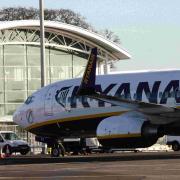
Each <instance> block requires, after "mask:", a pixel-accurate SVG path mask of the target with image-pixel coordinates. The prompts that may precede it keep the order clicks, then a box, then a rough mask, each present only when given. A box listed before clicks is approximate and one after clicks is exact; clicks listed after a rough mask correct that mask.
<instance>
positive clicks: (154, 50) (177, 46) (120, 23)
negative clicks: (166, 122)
mask: <svg viewBox="0 0 180 180" xmlns="http://www.w3.org/2000/svg"><path fill="white" fill-rule="evenodd" d="M38 3H39V2H38V0H26V1H24V0H18V1H17V0H16V1H15V0H2V1H0V7H8V6H16V7H17V6H25V7H29V6H31V7H38ZM45 7H46V8H68V9H71V10H73V11H75V12H78V13H80V14H81V15H83V16H84V17H85V18H86V20H87V21H88V22H89V23H90V24H92V25H93V26H94V27H95V28H96V29H98V30H100V29H105V28H108V29H110V30H112V31H114V32H115V33H116V34H117V35H118V36H119V37H120V39H121V42H122V46H123V47H125V48H126V49H127V50H128V51H129V52H130V53H131V55H132V57H133V58H132V60H130V61H121V62H119V63H118V69H119V70H125V71H126V70H137V69H172V68H174V69H175V68H176V69H177V68H178V69H180V10H179V7H180V1H179V0H171V1H169V0H156V1H155V0H89V1H87V0H78V1H77V0H45Z"/></svg>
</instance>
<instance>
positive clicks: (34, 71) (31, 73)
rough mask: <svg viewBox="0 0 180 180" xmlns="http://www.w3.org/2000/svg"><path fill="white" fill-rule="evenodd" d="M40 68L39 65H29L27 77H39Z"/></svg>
mask: <svg viewBox="0 0 180 180" xmlns="http://www.w3.org/2000/svg"><path fill="white" fill-rule="evenodd" d="M40 76H41V70H40V67H29V68H28V79H29V80H31V79H32V78H40Z"/></svg>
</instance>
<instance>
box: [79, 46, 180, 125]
mask: <svg viewBox="0 0 180 180" xmlns="http://www.w3.org/2000/svg"><path fill="white" fill-rule="evenodd" d="M96 61H97V48H93V49H92V51H91V54H90V56H89V59H88V63H87V66H86V70H85V72H84V75H83V78H82V81H81V85H80V87H79V89H78V91H77V95H78V96H86V97H89V98H92V99H97V100H101V101H104V102H107V103H110V104H112V105H116V106H121V107H125V108H128V109H130V110H134V111H138V112H141V113H143V114H145V115H147V116H149V117H150V118H149V119H150V121H151V119H152V121H154V119H153V118H152V117H155V119H156V120H155V121H156V123H164V124H166V123H169V122H174V121H177V120H178V119H179V117H180V109H177V108H174V107H168V106H163V105H160V104H154V103H148V102H142V101H137V100H129V99H123V98H120V97H116V96H110V95H106V94H100V93H98V92H96V91H95V80H96ZM158 117H159V120H158ZM162 119H163V122H162Z"/></svg>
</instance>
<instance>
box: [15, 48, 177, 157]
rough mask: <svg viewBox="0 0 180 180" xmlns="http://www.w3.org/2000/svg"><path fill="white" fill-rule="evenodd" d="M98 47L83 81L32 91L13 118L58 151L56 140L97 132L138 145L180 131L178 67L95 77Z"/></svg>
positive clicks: (111, 143) (107, 140) (108, 143)
mask: <svg viewBox="0 0 180 180" xmlns="http://www.w3.org/2000/svg"><path fill="white" fill-rule="evenodd" d="M96 61H97V48H93V49H92V52H91V54H90V57H89V60H88V63H87V67H86V70H85V72H84V76H83V78H82V81H81V79H80V78H78V79H70V80H64V81H59V82H56V83H53V84H50V85H48V86H46V87H43V88H42V89H40V90H38V91H37V92H35V93H33V94H32V95H31V96H30V97H28V99H27V100H26V101H25V103H24V104H23V105H22V106H21V107H20V108H18V109H17V111H16V112H15V113H14V116H13V119H14V121H15V123H17V124H18V125H20V126H22V127H23V128H25V129H26V130H27V131H29V132H31V133H34V134H36V136H37V139H38V140H39V141H42V142H45V143H47V144H48V145H49V146H50V147H52V156H58V155H59V153H60V149H62V147H59V145H58V140H59V139H63V138H74V137H94V136H97V138H98V140H99V141H100V143H101V144H102V145H103V146H105V147H112V148H138V147H148V146H151V145H153V144H154V143H156V141H157V139H158V138H159V137H161V136H163V135H166V134H167V135H180V109H178V107H179V106H180V87H179V80H180V71H178V70H173V71H154V72H143V73H142V72H141V73H121V74H113V75H112V74H111V75H99V76H97V77H96V75H95V74H96Z"/></svg>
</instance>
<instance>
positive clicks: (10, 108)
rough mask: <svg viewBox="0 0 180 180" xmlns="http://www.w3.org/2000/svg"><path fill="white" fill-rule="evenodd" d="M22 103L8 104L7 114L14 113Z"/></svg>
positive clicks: (6, 107)
mask: <svg viewBox="0 0 180 180" xmlns="http://www.w3.org/2000/svg"><path fill="white" fill-rule="evenodd" d="M20 105H21V104H6V106H5V114H6V115H13V113H14V112H15V111H16V109H17V108H18V107H19V106H20Z"/></svg>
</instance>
